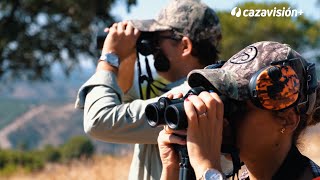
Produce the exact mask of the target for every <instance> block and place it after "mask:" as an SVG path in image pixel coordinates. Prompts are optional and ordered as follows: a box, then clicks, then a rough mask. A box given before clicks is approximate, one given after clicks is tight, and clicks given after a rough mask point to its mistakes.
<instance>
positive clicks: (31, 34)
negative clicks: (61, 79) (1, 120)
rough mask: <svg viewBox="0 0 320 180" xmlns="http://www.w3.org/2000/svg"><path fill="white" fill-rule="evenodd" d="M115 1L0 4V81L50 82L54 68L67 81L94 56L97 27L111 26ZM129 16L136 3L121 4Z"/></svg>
mask: <svg viewBox="0 0 320 180" xmlns="http://www.w3.org/2000/svg"><path fill="white" fill-rule="evenodd" d="M115 2H116V1H115V0H93V1H86V0H44V1H38V0H11V1H9V0H3V1H0V34H1V37H0V81H4V80H10V79H28V80H49V79H50V77H51V74H50V67H51V66H52V65H53V64H54V63H58V64H60V65H61V66H62V67H63V70H64V72H65V73H66V75H68V74H69V73H70V72H71V70H72V69H73V68H74V67H75V66H77V65H78V63H79V59H80V57H93V56H95V53H96V47H95V34H94V28H95V27H100V28H102V27H105V26H108V25H111V23H112V22H114V21H115V17H113V16H112V15H111V14H110V9H111V6H112V5H113V4H114V3H115ZM125 2H126V4H127V7H128V10H129V8H130V7H131V6H132V5H134V4H136V0H125Z"/></svg>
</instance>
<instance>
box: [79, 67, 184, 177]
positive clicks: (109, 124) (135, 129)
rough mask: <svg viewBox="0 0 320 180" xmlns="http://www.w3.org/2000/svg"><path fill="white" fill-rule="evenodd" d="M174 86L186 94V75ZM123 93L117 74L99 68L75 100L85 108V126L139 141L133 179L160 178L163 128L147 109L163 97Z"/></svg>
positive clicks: (111, 138)
mask: <svg viewBox="0 0 320 180" xmlns="http://www.w3.org/2000/svg"><path fill="white" fill-rule="evenodd" d="M170 86H171V87H172V86H175V87H174V88H172V89H171V90H170V91H169V92H168V93H172V94H177V93H179V92H181V93H183V94H185V93H187V91H188V90H189V89H190V87H189V86H188V84H187V82H186V81H185V79H184V80H180V81H177V82H175V83H173V84H171V85H170ZM162 96H166V94H163V95H162ZM123 97H124V96H123V93H122V91H121V89H120V87H119V86H118V84H117V79H116V75H115V74H114V73H112V72H108V71H97V72H96V73H95V74H94V75H93V76H92V77H91V78H90V79H89V80H88V81H87V82H86V83H85V84H83V85H82V86H81V88H80V89H79V92H78V95H77V100H76V104H75V106H76V108H81V109H84V119H83V125H84V130H85V132H86V133H87V134H89V135H90V136H92V137H94V138H96V139H99V140H102V141H106V142H112V143H126V144H127V143H133V144H136V145H135V148H134V154H133V159H132V163H131V167H130V173H129V179H130V180H135V179H137V180H149V179H160V175H161V169H162V164H161V160H160V156H159V150H158V146H157V137H158V134H159V131H160V130H161V129H162V128H151V127H150V126H149V124H148V123H147V120H146V117H145V113H144V109H145V107H146V106H147V105H148V104H150V103H153V102H156V101H157V100H158V99H159V97H156V98H152V99H149V100H140V99H137V100H133V101H131V102H128V103H124V102H123Z"/></svg>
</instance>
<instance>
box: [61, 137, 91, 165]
mask: <svg viewBox="0 0 320 180" xmlns="http://www.w3.org/2000/svg"><path fill="white" fill-rule="evenodd" d="M93 153H94V146H93V144H92V142H91V141H90V140H89V139H88V138H86V137H83V136H76V137H73V138H71V139H70V140H69V141H67V142H66V143H65V144H64V145H63V146H62V147H61V155H62V158H63V160H64V161H69V160H71V159H75V158H82V157H83V158H89V157H91V156H92V155H93Z"/></svg>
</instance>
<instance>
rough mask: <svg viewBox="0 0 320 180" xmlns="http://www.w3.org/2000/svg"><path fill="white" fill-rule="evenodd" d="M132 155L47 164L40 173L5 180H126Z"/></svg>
mask: <svg viewBox="0 0 320 180" xmlns="http://www.w3.org/2000/svg"><path fill="white" fill-rule="evenodd" d="M131 158H132V155H131V154H130V155H126V156H121V157H120V156H117V157H112V156H108V155H104V156H98V155H97V156H94V158H93V159H91V160H82V161H74V162H72V163H70V164H68V165H59V164H47V165H46V167H45V169H44V170H42V171H41V172H34V173H31V174H29V173H22V172H18V173H16V174H15V175H13V176H10V177H1V176H0V179H6V180H43V179H46V180H88V179H90V180H100V179H101V180H102V179H103V180H114V179H117V180H126V179H127V178H128V172H129V167H130V163H131Z"/></svg>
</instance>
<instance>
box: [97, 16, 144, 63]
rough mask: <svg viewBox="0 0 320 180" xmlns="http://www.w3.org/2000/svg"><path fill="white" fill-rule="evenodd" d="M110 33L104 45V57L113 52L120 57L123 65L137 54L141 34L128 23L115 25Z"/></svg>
mask: <svg viewBox="0 0 320 180" xmlns="http://www.w3.org/2000/svg"><path fill="white" fill-rule="evenodd" d="M108 32H109V33H108V36H107V37H106V39H105V41H104V44H103V48H102V55H103V54H106V53H109V52H113V53H115V54H116V55H118V57H119V58H120V63H121V61H123V60H125V59H126V58H127V57H129V56H130V55H132V54H133V53H136V42H137V39H138V37H139V35H140V32H139V30H138V29H135V28H134V27H133V26H132V25H131V24H130V23H128V22H127V21H123V22H119V23H114V24H113V25H112V26H111V27H110V28H109V29H108Z"/></svg>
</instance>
